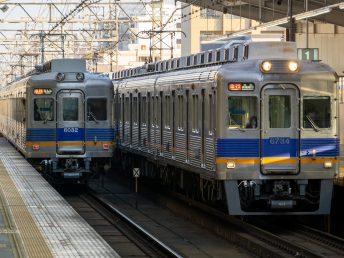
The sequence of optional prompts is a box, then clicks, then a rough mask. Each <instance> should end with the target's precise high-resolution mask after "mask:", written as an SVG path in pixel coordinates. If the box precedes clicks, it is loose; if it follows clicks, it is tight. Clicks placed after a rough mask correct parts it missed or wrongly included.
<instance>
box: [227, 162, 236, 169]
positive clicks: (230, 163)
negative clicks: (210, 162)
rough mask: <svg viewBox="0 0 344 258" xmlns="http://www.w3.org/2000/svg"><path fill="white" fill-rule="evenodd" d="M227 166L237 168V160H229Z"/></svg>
mask: <svg viewBox="0 0 344 258" xmlns="http://www.w3.org/2000/svg"><path fill="white" fill-rule="evenodd" d="M227 168H228V169H233V168H235V162H234V161H228V162H227Z"/></svg>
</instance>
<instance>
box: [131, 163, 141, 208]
mask: <svg viewBox="0 0 344 258" xmlns="http://www.w3.org/2000/svg"><path fill="white" fill-rule="evenodd" d="M133 177H134V178H135V197H136V198H135V207H136V209H137V206H138V205H137V203H138V201H137V199H138V179H139V177H140V168H133Z"/></svg>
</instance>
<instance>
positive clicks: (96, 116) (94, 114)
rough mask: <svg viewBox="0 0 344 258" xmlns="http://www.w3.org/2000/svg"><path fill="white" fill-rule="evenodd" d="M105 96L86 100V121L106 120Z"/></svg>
mask: <svg viewBox="0 0 344 258" xmlns="http://www.w3.org/2000/svg"><path fill="white" fill-rule="evenodd" d="M106 118H107V108H106V98H96V99H91V98H90V99H88V100H87V121H95V122H97V121H105V120H107V119H106Z"/></svg>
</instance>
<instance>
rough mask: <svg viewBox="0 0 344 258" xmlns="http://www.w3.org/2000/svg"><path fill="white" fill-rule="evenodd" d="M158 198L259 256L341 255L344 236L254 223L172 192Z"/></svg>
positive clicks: (305, 227) (306, 227) (342, 254)
mask: <svg viewBox="0 0 344 258" xmlns="http://www.w3.org/2000/svg"><path fill="white" fill-rule="evenodd" d="M171 196H173V197H172V198H171ZM174 198H177V200H176V199H174ZM157 200H158V201H159V202H160V203H162V204H163V205H165V206H167V207H168V208H169V209H171V210H173V212H176V213H178V214H180V215H182V216H184V217H185V218H187V219H188V220H192V221H193V222H195V223H197V224H199V225H202V226H203V227H206V228H207V229H208V230H211V231H213V232H215V233H216V234H218V235H220V236H222V237H223V238H225V239H227V240H229V241H232V242H234V243H235V244H237V245H238V246H240V247H243V248H245V249H247V250H249V251H250V252H251V253H253V254H255V255H257V256H259V257H344V239H341V238H338V237H336V236H333V235H331V234H327V233H325V232H322V231H319V230H316V229H313V228H311V227H308V226H305V225H300V224H293V225H287V226H286V225H277V224H273V226H272V225H270V226H269V227H263V226H257V225H254V224H251V223H248V222H245V221H242V220H240V219H238V218H235V217H233V216H228V215H227V214H224V213H223V212H220V211H218V210H216V209H213V208H210V207H208V206H206V205H204V204H202V203H199V202H196V201H194V200H190V199H187V198H185V197H184V196H182V195H179V194H175V193H173V194H169V195H168V196H165V195H164V196H162V195H160V196H159V197H157ZM264 220H265V221H267V222H268V221H269V217H265V218H264Z"/></svg>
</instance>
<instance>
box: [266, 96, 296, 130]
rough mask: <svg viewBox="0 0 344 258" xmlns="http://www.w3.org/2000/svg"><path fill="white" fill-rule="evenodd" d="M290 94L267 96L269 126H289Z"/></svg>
mask: <svg viewBox="0 0 344 258" xmlns="http://www.w3.org/2000/svg"><path fill="white" fill-rule="evenodd" d="M290 102H291V101H290V96H285V95H280V96H279V95H276V96H269V118H270V119H269V120H270V128H290V126H291V124H290V123H291V107H290V104H291V103H290Z"/></svg>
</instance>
